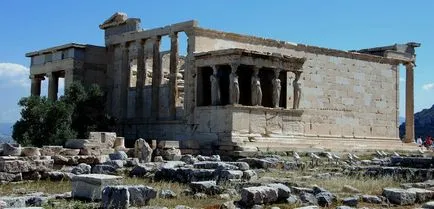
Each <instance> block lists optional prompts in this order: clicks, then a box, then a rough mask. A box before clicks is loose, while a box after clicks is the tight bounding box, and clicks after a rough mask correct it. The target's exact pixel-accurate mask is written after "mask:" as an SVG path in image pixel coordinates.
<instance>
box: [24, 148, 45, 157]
mask: <svg viewBox="0 0 434 209" xmlns="http://www.w3.org/2000/svg"><path fill="white" fill-rule="evenodd" d="M21 155H22V156H25V157H35V156H41V152H39V148H37V147H23V148H22V149H21Z"/></svg>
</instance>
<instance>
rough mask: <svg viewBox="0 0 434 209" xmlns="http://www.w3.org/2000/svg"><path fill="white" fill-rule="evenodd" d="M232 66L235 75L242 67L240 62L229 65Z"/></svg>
mask: <svg viewBox="0 0 434 209" xmlns="http://www.w3.org/2000/svg"><path fill="white" fill-rule="evenodd" d="M229 65H230V66H231V70H232V72H233V73H235V72H236V71H237V69H238V67H239V66H240V63H239V62H232V63H230V64H229Z"/></svg>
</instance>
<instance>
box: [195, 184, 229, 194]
mask: <svg viewBox="0 0 434 209" xmlns="http://www.w3.org/2000/svg"><path fill="white" fill-rule="evenodd" d="M189 186H190V188H191V190H193V192H195V193H197V192H203V193H205V194H209V195H215V194H221V193H222V192H223V188H221V187H220V186H218V185H217V184H216V182H215V181H197V182H191V183H190V184H189Z"/></svg>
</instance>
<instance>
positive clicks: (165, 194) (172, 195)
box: [158, 189, 177, 199]
mask: <svg viewBox="0 0 434 209" xmlns="http://www.w3.org/2000/svg"><path fill="white" fill-rule="evenodd" d="M176 196H177V195H176V193H175V192H174V191H172V190H170V189H163V190H161V191H160V192H159V193H158V197H160V198H164V199H170V198H175V197H176Z"/></svg>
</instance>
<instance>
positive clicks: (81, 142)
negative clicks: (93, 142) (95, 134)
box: [64, 139, 90, 149]
mask: <svg viewBox="0 0 434 209" xmlns="http://www.w3.org/2000/svg"><path fill="white" fill-rule="evenodd" d="M87 143H90V141H89V140H87V139H68V140H66V142H65V146H64V147H65V148H68V149H83V148H84V147H85V144H87Z"/></svg>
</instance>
